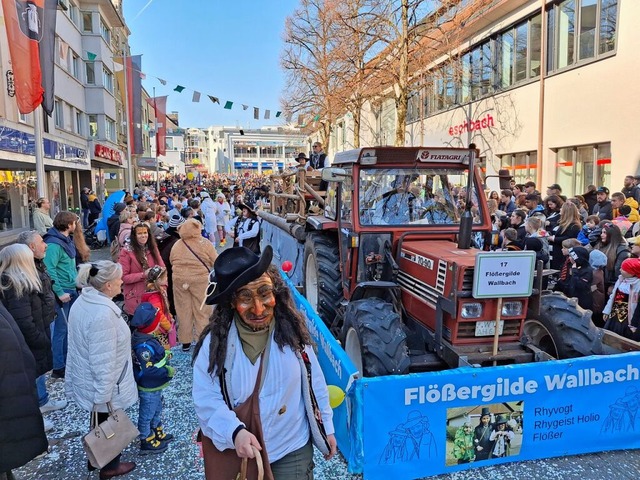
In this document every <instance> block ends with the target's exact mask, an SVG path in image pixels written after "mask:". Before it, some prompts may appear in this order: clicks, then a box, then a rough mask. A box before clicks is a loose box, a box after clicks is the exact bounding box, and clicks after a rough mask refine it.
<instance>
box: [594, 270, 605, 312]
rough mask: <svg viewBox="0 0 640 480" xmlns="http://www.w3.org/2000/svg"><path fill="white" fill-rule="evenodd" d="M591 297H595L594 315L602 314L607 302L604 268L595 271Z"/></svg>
mask: <svg viewBox="0 0 640 480" xmlns="http://www.w3.org/2000/svg"><path fill="white" fill-rule="evenodd" d="M591 295H593V306H592V308H591V311H592V312H593V313H602V309H603V308H604V303H605V300H606V295H605V288H604V270H603V269H602V268H594V269H593V281H592V282H591Z"/></svg>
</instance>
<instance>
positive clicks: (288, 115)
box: [285, 113, 293, 123]
mask: <svg viewBox="0 0 640 480" xmlns="http://www.w3.org/2000/svg"><path fill="white" fill-rule="evenodd" d="M292 118H293V114H292V113H289V114H287V117H286V118H285V120H286V121H287V123H289V122H291V119H292Z"/></svg>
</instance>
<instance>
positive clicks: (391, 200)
mask: <svg viewBox="0 0 640 480" xmlns="http://www.w3.org/2000/svg"><path fill="white" fill-rule="evenodd" d="M475 155H476V151H475V150H473V149H454V148H441V147H437V148H424V147H375V148H362V149H357V150H351V151H347V152H341V153H338V154H336V156H335V158H334V160H333V164H332V167H331V168H325V169H324V170H323V171H322V179H323V180H324V181H326V182H327V185H328V186H327V189H326V191H324V192H315V193H314V192H311V191H310V189H309V184H308V183H306V182H305V185H304V187H301V188H299V189H298V190H297V195H299V196H301V197H305V198H306V199H307V200H309V201H311V202H316V201H318V200H319V197H322V203H323V205H322V206H323V207H324V209H323V211H321V212H320V213H318V212H317V210H315V212H316V213H315V214H312V215H306V217H304V218H303V221H300V218H301V216H300V215H297V216H296V215H294V217H296V218H297V220H298V223H297V224H295V223H294V225H295V229H294V228H293V227H292V226H289V227H287V228H284V226H283V222H282V220H281V219H280V220H278V221H275V220H274V219H275V215H274V214H263V215H261V216H262V217H263V218H264V219H265V220H267V221H268V222H269V223H273V224H274V225H277V224H278V223H280V225H278V226H279V227H280V231H281V232H282V231H285V232H287V234H289V235H291V236H294V237H295V238H296V239H297V241H298V242H300V243H304V255H303V258H301V259H299V260H298V262H296V263H301V267H302V271H303V273H302V282H301V283H302V284H303V289H304V293H305V296H306V297H307V299H308V300H309V302H310V303H311V305H312V306H313V307H314V308H315V310H316V311H317V312H318V313H319V315H320V316H321V317H322V319H323V320H324V321H325V322H326V323H327V325H328V326H329V328H330V330H331V331H332V333H333V334H334V335H335V336H336V337H337V338H338V339H339V340H340V341H341V342H342V345H343V347H344V349H345V351H346V352H347V354H348V355H349V357H350V358H351V359H352V360H353V361H354V363H355V365H356V366H357V367H358V368H359V370H360V372H362V374H363V375H364V376H379V375H388V374H404V373H408V372H410V371H411V372H414V371H431V370H438V369H443V368H455V367H459V366H464V365H475V366H478V365H479V366H484V365H504V364H510V363H523V362H531V361H540V360H548V359H552V358H570V357H576V356H583V355H591V354H596V355H598V354H609V353H619V352H621V351H628V350H636V349H637V347H636V345H637V344H634V342H629V341H625V339H623V338H622V337H618V336H617V335H614V334H609V333H608V332H605V331H604V330H602V329H600V328H598V327H596V326H595V325H594V324H593V323H592V322H591V312H590V311H588V310H586V311H585V310H583V309H581V308H580V307H579V306H578V305H577V303H576V301H575V300H574V299H568V298H567V297H565V296H564V295H562V294H559V293H552V292H547V291H542V288H541V286H542V281H543V276H544V274H545V273H546V272H543V269H542V263H541V262H539V265H538V267H537V270H536V276H535V281H534V289H533V295H532V296H531V297H523V298H508V299H505V301H504V302H502V307H501V312H500V318H501V320H502V323H501V324H500V331H499V337H498V342H499V343H498V350H497V353H495V354H494V349H493V339H494V334H495V325H496V322H495V319H496V316H497V314H498V312H497V311H496V309H497V307H498V305H499V302H498V301H497V299H476V298H474V297H473V296H472V283H473V274H474V265H475V257H476V254H477V252H479V251H480V249H479V248H478V247H480V246H481V244H482V243H483V241H485V239H487V238H490V236H491V219H490V216H489V211H488V209H487V202H486V199H485V194H484V191H483V190H482V188H480V187H481V186H482V180H481V178H480V172H479V169H478V168H477V167H474V165H473V159H474V156H475ZM506 181H507V182H508V179H507V180H506ZM310 194H312V195H310ZM276 197H277V195H272V206H273V205H275V204H277V199H276ZM289 197H292V198H293V197H295V195H289ZM289 217H291V215H289ZM290 219H291V218H290ZM470 247H471V248H470ZM281 257H282V258H285V257H286V254H284V255H283V252H281ZM286 258H289V257H286Z"/></svg>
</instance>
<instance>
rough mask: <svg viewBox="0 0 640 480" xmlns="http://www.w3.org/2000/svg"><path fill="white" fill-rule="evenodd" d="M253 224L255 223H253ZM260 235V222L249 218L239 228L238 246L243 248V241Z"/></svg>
mask: <svg viewBox="0 0 640 480" xmlns="http://www.w3.org/2000/svg"><path fill="white" fill-rule="evenodd" d="M252 222H253V223H252ZM259 233H260V221H259V220H258V219H253V218H251V217H247V218H245V219H244V221H243V222H242V224H241V225H240V227H239V228H238V246H240V247H242V241H243V240H245V239H248V238H255V237H257V236H258V234H259Z"/></svg>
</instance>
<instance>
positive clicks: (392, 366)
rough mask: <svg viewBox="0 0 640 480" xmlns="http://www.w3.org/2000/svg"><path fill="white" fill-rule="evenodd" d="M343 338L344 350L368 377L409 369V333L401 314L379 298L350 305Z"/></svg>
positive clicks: (402, 371) (402, 372) (397, 372)
mask: <svg viewBox="0 0 640 480" xmlns="http://www.w3.org/2000/svg"><path fill="white" fill-rule="evenodd" d="M342 341H343V345H344V349H345V352H346V353H347V355H348V356H349V358H350V359H351V360H352V361H353V363H354V364H355V366H356V368H358V370H359V371H360V373H361V374H362V375H363V376H365V377H379V376H383V375H403V374H405V373H408V371H409V366H410V364H411V361H410V359H409V349H408V348H407V335H406V334H405V332H404V329H403V328H402V321H401V319H400V315H398V313H397V312H396V311H395V310H394V309H393V305H391V304H390V303H387V302H385V301H384V300H382V299H380V298H365V299H363V300H356V301H355V302H351V303H350V304H349V305H348V306H347V310H346V313H345V318H344V326H343V329H342Z"/></svg>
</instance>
